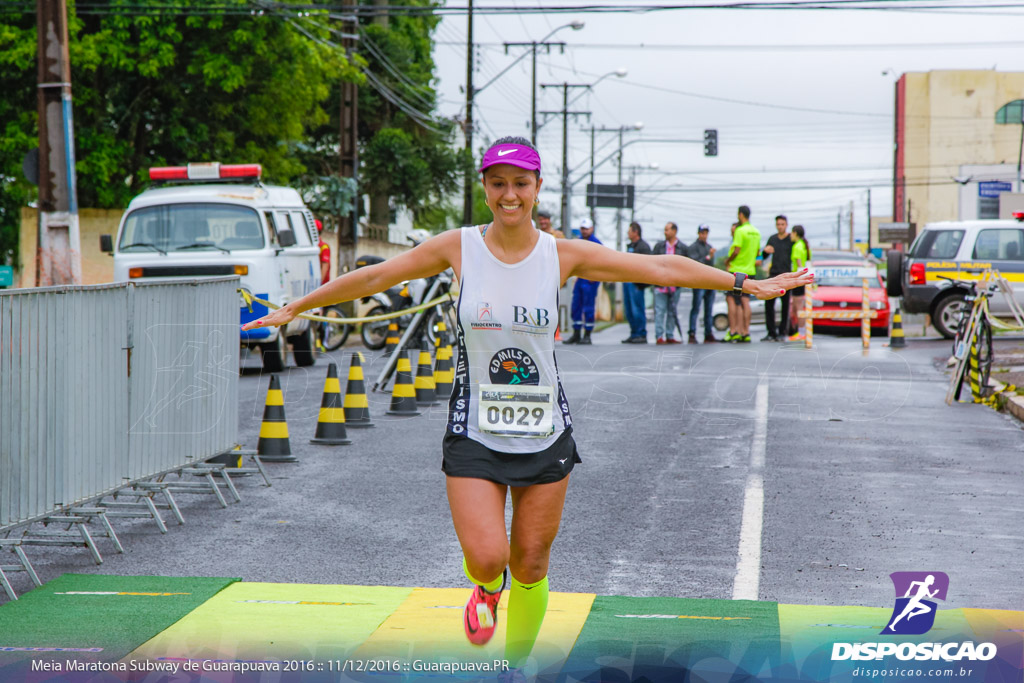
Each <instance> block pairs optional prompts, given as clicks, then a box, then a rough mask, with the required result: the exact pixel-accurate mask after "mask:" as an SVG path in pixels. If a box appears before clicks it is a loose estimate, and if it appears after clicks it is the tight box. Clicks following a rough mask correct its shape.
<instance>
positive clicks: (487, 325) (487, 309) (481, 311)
mask: <svg viewBox="0 0 1024 683" xmlns="http://www.w3.org/2000/svg"><path fill="white" fill-rule="evenodd" d="M469 326H470V327H471V328H473V329H474V330H500V329H501V323H496V322H494V308H493V307H492V306H491V305H490V304H489V303H487V302H486V301H480V302H478V303H477V305H476V320H473V321H471V322H470V323H469Z"/></svg>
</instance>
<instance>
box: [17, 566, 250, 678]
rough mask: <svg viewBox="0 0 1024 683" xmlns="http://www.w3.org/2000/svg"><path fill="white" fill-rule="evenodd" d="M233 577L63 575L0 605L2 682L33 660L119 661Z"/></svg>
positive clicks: (202, 601)
mask: <svg viewBox="0 0 1024 683" xmlns="http://www.w3.org/2000/svg"><path fill="white" fill-rule="evenodd" d="M235 581H238V579H231V578H219V577H218V578H213V577H211V578H175V577H163V576H102V575H94V574H64V575H63V576H61V577H60V578H57V579H54V580H53V581H50V582H49V583H47V584H45V585H43V586H42V587H40V588H36V589H35V590H33V591H29V592H28V593H26V594H25V595H23V596H22V597H21V599H20V600H12V601H11V602H8V603H6V604H4V605H0V680H8V679H9V678H8V676H7V675H6V674H10V673H12V669H11V667H13V668H14V669H15V670H17V669H19V668H20V665H21V664H23V663H24V662H26V661H28V660H30V659H37V660H38V659H44V658H52V659H55V660H58V661H60V660H63V659H65V658H67V657H68V656H69V655H72V654H73V656H74V658H76V659H83V660H85V659H90V660H93V661H116V660H118V659H120V658H121V657H123V656H125V655H126V654H128V653H129V652H131V651H132V650H134V649H135V648H137V647H138V646H139V645H141V644H142V643H144V642H146V641H147V640H149V639H150V638H152V637H153V636H155V635H157V634H158V633H160V632H161V631H163V630H164V629H166V628H167V627H169V626H170V625H171V624H173V623H174V622H176V621H178V620H179V619H181V618H182V617H184V616H185V615H186V614H188V613H189V612H191V611H192V610H194V609H195V608H196V607H198V606H199V605H201V604H203V603H204V602H206V601H207V600H209V599H210V598H211V597H213V595H215V594H216V593H217V592H218V591H220V590H222V589H223V588H225V587H226V586H228V585H230V584H232V583H234V582H235ZM28 648H35V649H34V650H29V649H28ZM57 648H65V650H63V651H62V650H58V649H57ZM68 650H71V652H69V651H68Z"/></svg>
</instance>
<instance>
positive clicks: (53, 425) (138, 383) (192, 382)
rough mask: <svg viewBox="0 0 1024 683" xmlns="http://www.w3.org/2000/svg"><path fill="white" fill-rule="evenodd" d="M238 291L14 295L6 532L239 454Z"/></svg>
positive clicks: (109, 289)
mask: <svg viewBox="0 0 1024 683" xmlns="http://www.w3.org/2000/svg"><path fill="white" fill-rule="evenodd" d="M237 287H238V278H237V277H226V278H217V279H209V280H198V281H197V280H188V281H184V280H182V281H167V282H160V283H119V284H111V285H96V286H85V287H77V286H62V287H46V288H38V289H16V290H9V291H0V532H4V531H5V530H7V531H9V530H10V529H12V528H15V527H18V526H22V525H25V524H28V523H31V522H34V521H37V520H40V519H44V518H46V517H48V516H50V515H53V514H54V513H55V512H56V511H59V510H65V509H67V508H69V507H71V506H74V505H81V504H83V503H85V502H87V501H90V500H97V499H99V498H100V497H102V496H104V495H107V494H110V493H112V492H114V491H116V490H118V489H122V488H124V487H126V486H130V485H131V484H132V483H134V482H137V481H140V480H143V479H147V478H150V477H154V476H157V475H159V474H162V473H165V472H170V471H174V470H178V469H181V468H182V467H185V466H190V465H193V464H196V463H199V462H201V461H203V460H205V459H207V458H210V457H213V456H215V455H218V454H220V453H223V452H225V451H227V450H230V449H232V448H234V447H235V445H236V444H237V441H238V439H237V432H238V407H237V406H238V354H239V344H238V306H239V299H238V294H237V292H236V289H237Z"/></svg>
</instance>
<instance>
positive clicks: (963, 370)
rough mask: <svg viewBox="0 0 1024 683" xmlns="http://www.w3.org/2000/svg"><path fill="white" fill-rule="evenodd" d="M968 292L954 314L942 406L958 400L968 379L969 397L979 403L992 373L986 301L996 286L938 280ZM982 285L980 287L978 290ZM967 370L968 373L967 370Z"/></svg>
mask: <svg viewBox="0 0 1024 683" xmlns="http://www.w3.org/2000/svg"><path fill="white" fill-rule="evenodd" d="M940 277H941V278H942V279H943V280H949V281H950V282H952V283H954V284H958V285H960V286H962V287H965V288H966V289H967V290H968V294H967V296H965V297H964V303H963V305H962V306H961V307H960V310H959V311H958V312H957V315H958V319H957V323H956V334H955V335H954V336H953V358H954V359H955V363H956V366H955V369H954V371H953V380H952V383H951V386H950V390H951V392H952V400H951V399H950V394H947V395H946V402H947V403H952V401H959V400H960V393H961V391H962V389H963V385H964V378H965V377H967V376H968V375H970V382H971V393H972V395H973V397H974V398H975V400H980V398H981V392H982V390H983V389H984V387H986V386H987V385H988V379H989V375H990V374H991V371H992V323H991V320H990V317H989V316H990V314H989V307H988V300H989V299H991V298H992V295H993V293H994V292H995V290H996V289H997V288H998V284H997V283H992V284H985V283H986V282H987V280H957V279H956V278H951V277H946V276H940ZM979 285H984V286H979ZM968 367H970V370H968Z"/></svg>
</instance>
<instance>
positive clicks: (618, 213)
mask: <svg viewBox="0 0 1024 683" xmlns="http://www.w3.org/2000/svg"><path fill="white" fill-rule="evenodd" d="M623 133H625V128H623V127H622V126H619V180H618V183H619V187H622V158H623V157H624V156H625V154H624V153H623V151H622V135H623ZM615 251H622V209H621V208H617V209H615Z"/></svg>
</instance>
